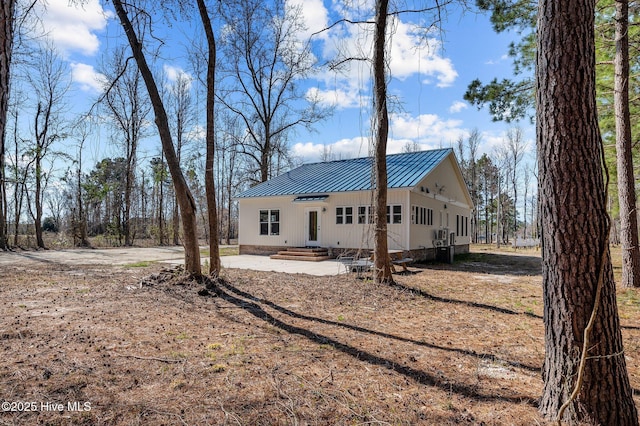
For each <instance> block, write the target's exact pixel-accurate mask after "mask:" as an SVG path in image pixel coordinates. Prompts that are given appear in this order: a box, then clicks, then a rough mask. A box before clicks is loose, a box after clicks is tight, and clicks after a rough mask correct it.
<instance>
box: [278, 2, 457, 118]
mask: <svg viewBox="0 0 640 426" xmlns="http://www.w3.org/2000/svg"><path fill="white" fill-rule="evenodd" d="M291 1H293V0H291ZM296 1H300V0H296ZM305 7H306V6H305ZM324 10H325V9H323V11H324ZM323 13H324V12H323ZM332 17H333V15H332ZM334 19H337V17H334ZM359 19H364V20H367V19H370V17H364V18H363V17H359ZM324 20H325V18H324V17H322V19H320V21H324ZM390 27H392V28H393V31H392V33H393V34H392V36H391V37H390V52H389V68H390V73H391V77H392V78H394V79H397V80H400V81H402V80H405V79H407V78H409V77H411V76H414V75H419V76H421V77H422V78H423V84H427V85H436V86H437V87H449V86H451V85H453V84H454V82H455V80H456V78H457V77H458V73H457V71H456V70H455V67H454V66H453V63H452V61H451V60H450V59H449V58H445V57H443V56H442V55H441V50H442V49H441V43H440V41H438V39H437V38H435V37H432V36H430V35H429V34H428V32H427V33H426V32H425V30H424V29H423V28H421V27H419V26H417V25H415V24H412V23H407V22H403V21H402V20H400V19H399V18H393V22H392V23H391V24H390ZM372 33H373V32H372V28H371V25H369V24H360V25H356V24H346V23H345V24H340V25H336V26H335V27H333V28H332V29H331V30H329V31H327V32H325V33H323V38H322V41H321V42H320V43H316V44H315V46H316V53H317V54H319V55H321V57H322V59H324V60H327V61H334V62H339V67H338V69H334V70H331V71H325V72H324V73H323V74H322V75H318V79H319V80H320V81H321V82H323V83H324V87H322V86H320V88H319V89H316V90H317V92H316V93H318V94H320V93H323V95H322V97H323V98H326V100H327V102H329V101H330V100H333V101H334V102H335V105H337V106H339V107H344V108H350V107H360V106H361V98H362V93H366V94H367V96H370V94H369V92H370V90H371V62H370V61H369V60H364V61H363V60H361V59H370V58H371V57H372V49H373V37H372ZM317 50H320V51H321V52H318V51H317ZM346 58H352V59H350V60H344V59H346ZM354 59H355V60H354ZM341 61H342V62H341Z"/></svg>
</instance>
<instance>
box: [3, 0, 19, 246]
mask: <svg viewBox="0 0 640 426" xmlns="http://www.w3.org/2000/svg"><path fill="white" fill-rule="evenodd" d="M15 3H16V2H15V0H4V1H3V2H2V5H0V22H1V23H2V24H1V25H0V250H7V248H8V245H7V219H6V218H7V199H6V198H7V192H6V188H5V175H4V174H5V137H6V128H7V118H8V111H9V90H10V89H9V88H10V87H11V86H10V85H9V78H10V76H11V73H10V70H11V54H12V51H13V29H14V14H15Z"/></svg>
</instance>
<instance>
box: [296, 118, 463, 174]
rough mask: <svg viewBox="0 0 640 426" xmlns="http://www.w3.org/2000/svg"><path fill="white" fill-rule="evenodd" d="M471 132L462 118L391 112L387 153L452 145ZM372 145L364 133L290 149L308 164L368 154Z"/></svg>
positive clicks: (308, 143)
mask: <svg viewBox="0 0 640 426" xmlns="http://www.w3.org/2000/svg"><path fill="white" fill-rule="evenodd" d="M468 134H469V132H468V130H467V129H465V128H463V127H462V121H460V120H443V119H441V118H440V117H438V116H437V115H435V114H423V115H420V116H418V117H413V116H410V115H408V114H392V115H391V116H390V133H389V139H388V141H387V153H388V154H395V153H399V152H402V151H403V149H404V148H405V147H406V146H407V145H409V144H411V145H413V144H417V145H418V147H419V148H420V149H422V150H427V149H436V148H443V147H451V146H452V145H453V144H454V143H455V141H456V140H457V139H458V138H459V137H460V136H462V137H464V138H466V137H468ZM369 148H370V138H368V137H364V136H361V137H355V138H351V139H341V140H339V141H336V142H333V143H328V144H321V143H313V142H306V143H297V144H295V145H293V146H292V147H291V150H292V152H293V154H294V156H296V157H297V158H300V159H302V161H303V162H305V163H309V162H316V161H322V159H323V156H324V157H329V159H334V160H339V159H345V158H357V157H366V156H368V155H369Z"/></svg>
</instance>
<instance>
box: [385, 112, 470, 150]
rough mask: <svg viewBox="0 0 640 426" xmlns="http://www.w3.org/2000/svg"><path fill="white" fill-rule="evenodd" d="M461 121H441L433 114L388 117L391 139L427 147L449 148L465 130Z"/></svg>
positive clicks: (465, 132) (463, 134)
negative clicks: (412, 142)
mask: <svg viewBox="0 0 640 426" xmlns="http://www.w3.org/2000/svg"><path fill="white" fill-rule="evenodd" d="M462 124H463V123H462V121H461V120H442V119H441V118H440V117H439V116H437V115H435V114H422V115H419V116H417V117H413V116H411V115H409V114H393V115H391V116H390V126H389V129H390V134H391V137H393V138H398V139H404V140H409V141H415V142H417V143H418V144H421V145H425V146H429V147H433V148H436V147H440V146H450V145H451V144H452V143H454V142H455V141H456V140H457V139H458V138H459V137H460V136H463V137H465V136H466V135H467V133H468V132H467V130H466V129H464V128H463V127H462Z"/></svg>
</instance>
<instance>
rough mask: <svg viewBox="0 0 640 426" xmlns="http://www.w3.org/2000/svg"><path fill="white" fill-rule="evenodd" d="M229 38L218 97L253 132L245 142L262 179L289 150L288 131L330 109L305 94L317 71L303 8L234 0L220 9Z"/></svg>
mask: <svg viewBox="0 0 640 426" xmlns="http://www.w3.org/2000/svg"><path fill="white" fill-rule="evenodd" d="M221 10H222V15H223V19H224V21H225V25H226V30H225V36H224V37H223V38H222V39H221V50H222V53H223V54H224V61H220V71H221V72H222V73H223V74H224V80H223V82H224V83H223V88H222V90H221V96H219V98H218V99H219V100H220V102H221V103H222V104H224V105H225V107H227V108H228V109H229V110H230V111H232V112H233V113H235V114H237V115H238V116H239V117H240V118H241V119H242V121H243V122H244V126H245V127H246V129H247V133H248V135H249V138H248V140H247V141H246V144H245V145H244V146H243V153H244V154H246V155H247V156H248V157H249V158H250V159H251V160H252V162H253V164H254V165H255V173H256V175H257V176H256V180H257V181H259V182H264V181H266V180H267V179H269V178H270V177H272V174H273V172H274V170H275V169H276V167H274V166H275V164H273V162H274V160H276V159H277V157H278V156H280V157H281V156H282V154H284V153H286V150H287V146H286V141H287V133H288V132H290V131H292V130H294V129H296V128H298V127H300V126H303V127H307V128H311V126H312V125H313V124H314V123H316V122H317V121H319V120H320V119H322V118H323V117H324V116H325V115H326V112H327V111H325V110H323V109H321V108H320V107H319V104H318V103H317V102H316V101H315V100H313V99H308V98H305V96H304V94H303V93H302V92H301V90H300V89H301V88H300V82H301V81H302V80H303V79H304V78H306V77H307V76H309V75H310V74H311V73H312V71H313V69H314V65H315V64H314V61H313V60H312V58H313V55H312V54H311V51H310V45H309V44H305V43H304V42H301V41H300V39H299V36H300V34H301V32H302V31H303V30H304V26H303V19H302V16H301V10H300V8H299V7H292V6H290V5H287V3H286V2H285V1H284V0H275V1H273V2H264V1H261V0H233V1H230V2H226V4H225V6H224V7H222V8H221Z"/></svg>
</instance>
